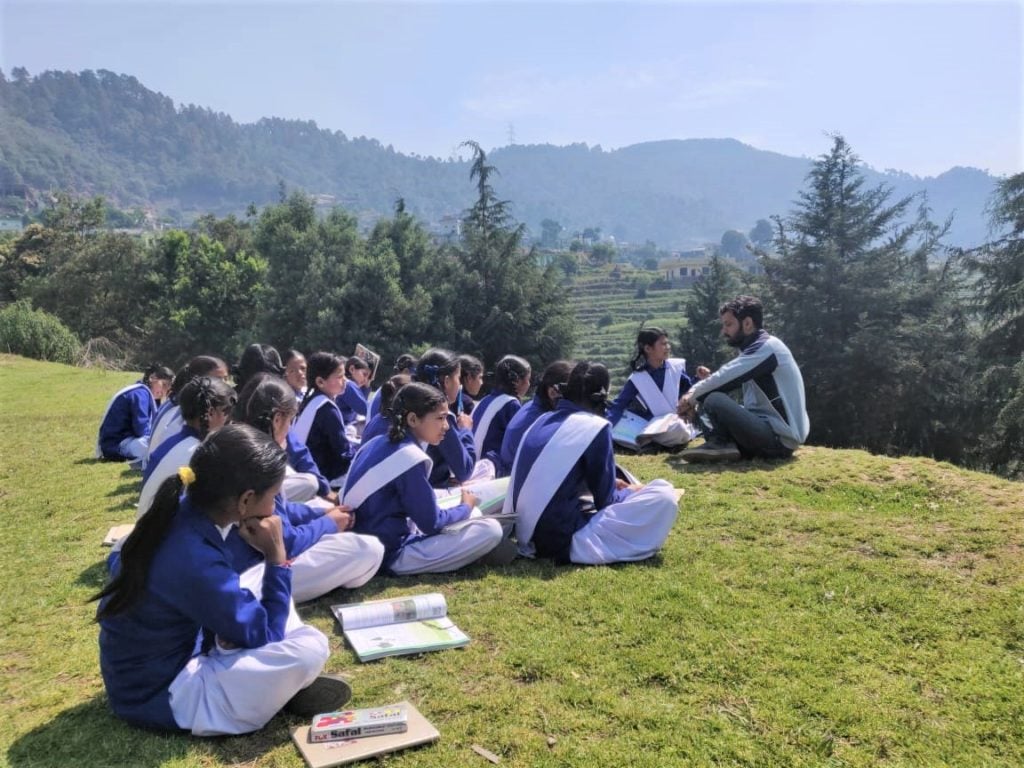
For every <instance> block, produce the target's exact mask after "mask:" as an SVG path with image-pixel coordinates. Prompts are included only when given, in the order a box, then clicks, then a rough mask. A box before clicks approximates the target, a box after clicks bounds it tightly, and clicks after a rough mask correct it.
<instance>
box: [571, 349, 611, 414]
mask: <svg viewBox="0 0 1024 768" xmlns="http://www.w3.org/2000/svg"><path fill="white" fill-rule="evenodd" d="M610 384H611V377H610V376H609V375H608V369H607V368H605V367H604V366H603V365H602V364H601V363H591V362H582V363H577V364H576V367H575V368H573V369H572V372H571V373H570V374H569V381H568V382H567V383H566V384H564V385H561V386H559V390H560V391H561V392H562V394H563V395H564V396H565V398H566V399H567V400H569V401H570V402H572V403H575V404H576V405H578V406H580V407H581V408H584V409H585V410H588V411H592V412H593V413H596V414H597V415H598V416H604V413H605V410H606V409H607V407H608V387H609V385H610Z"/></svg>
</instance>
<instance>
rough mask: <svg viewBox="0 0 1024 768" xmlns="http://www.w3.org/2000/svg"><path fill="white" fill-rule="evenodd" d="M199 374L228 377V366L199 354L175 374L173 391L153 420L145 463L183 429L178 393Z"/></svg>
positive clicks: (216, 377) (215, 377)
mask: <svg viewBox="0 0 1024 768" xmlns="http://www.w3.org/2000/svg"><path fill="white" fill-rule="evenodd" d="M199 376H208V377H209V378H211V379H227V377H228V366H227V364H226V363H225V362H224V361H223V360H221V359H220V358H219V357H211V356H210V355H199V356H197V357H193V358H192V359H191V360H189V361H188V363H187V364H186V365H185V367H184V368H182V369H181V370H180V371H178V372H177V373H176V374H175V375H174V381H172V382H171V391H170V392H168V393H167V399H166V400H164V402H163V404H162V405H161V406H160V410H159V411H157V413H156V418H155V419H154V420H153V434H152V435H151V436H150V438H149V447H148V449H147V450H146V458H145V459H144V461H143V464H145V463H147V462H148V461H149V457H150V456H152V455H153V451H155V450H156V449H157V448H159V447H160V443H162V442H163V441H164V439H165V438H167V437H169V436H170V435H173V434H175V433H176V432H177V431H178V430H179V429H181V424H182V421H181V409H180V408H179V407H178V393H179V392H181V390H182V389H183V388H184V386H185V385H186V384H188V383H189V382H190V381H192V379H195V378H198V377H199Z"/></svg>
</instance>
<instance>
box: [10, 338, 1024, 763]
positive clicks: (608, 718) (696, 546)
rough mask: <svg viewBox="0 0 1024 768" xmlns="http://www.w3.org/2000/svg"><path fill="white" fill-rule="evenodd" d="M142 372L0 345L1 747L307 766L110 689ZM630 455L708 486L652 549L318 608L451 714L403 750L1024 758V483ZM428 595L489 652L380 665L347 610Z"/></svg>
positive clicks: (397, 689) (255, 741)
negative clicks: (343, 622) (644, 557)
mask: <svg viewBox="0 0 1024 768" xmlns="http://www.w3.org/2000/svg"><path fill="white" fill-rule="evenodd" d="M131 378H132V377H131V376H130V375H127V374H106V373H102V372H97V371H86V370H78V369H74V368H69V367H65V366H60V365H55V364H44V363H37V362H33V361H26V360H23V359H19V358H14V357H9V356H0V435H2V437H0V494H2V499H3V518H2V519H3V523H4V526H5V531H4V535H3V536H2V537H0V555H2V562H3V563H4V564H5V566H6V567H5V571H6V579H5V583H4V587H3V599H2V600H0V618H2V621H3V628H4V629H3V632H2V633H0V665H2V669H3V676H2V682H0V700H2V701H3V703H4V712H6V715H5V716H4V718H3V721H2V723H0V764H3V765H11V766H55V767H56V766H69V765H74V766H107V765H132V766H176V767H177V768H185V767H187V768H200V766H202V767H204V768H206V767H210V766H227V765H239V764H244V765H246V766H261V767H263V766H281V767H286V766H287V767H291V768H298V766H300V765H301V762H300V759H299V757H298V753H297V752H296V751H295V750H294V748H293V747H292V745H291V744H290V742H289V741H288V728H289V727H290V726H293V725H295V724H296V722H295V721H294V720H291V719H288V718H286V717H278V718H275V719H274V720H273V721H272V722H271V723H270V724H269V725H268V727H267V728H265V729H264V730H263V731H262V732H261V733H258V734H255V735H253V736H248V737H238V738H229V739H215V740H195V739H190V738H185V737H179V736H164V735H155V734H150V733H144V732H141V731H138V730H134V729H132V728H129V727H127V726H125V725H123V724H122V723H120V722H119V721H117V720H115V719H114V718H113V717H112V716H111V715H110V713H109V711H108V709H107V707H106V702H105V699H104V695H103V687H102V684H101V681H100V677H99V673H98V669H97V660H96V659H97V654H96V627H95V625H94V624H93V623H92V622H91V619H92V615H93V611H94V605H92V604H89V603H87V602H86V601H87V600H88V597H89V595H91V594H92V593H94V592H95V591H96V590H97V589H98V588H99V586H100V585H101V583H102V581H103V576H104V569H103V565H102V560H103V556H104V554H105V550H103V549H101V547H100V546H99V542H100V540H101V539H102V537H103V534H104V533H105V532H106V530H107V528H108V527H109V526H111V525H113V524H115V523H118V522H122V521H127V520H129V519H130V518H131V517H132V514H133V512H132V510H133V506H134V502H135V497H136V494H137V492H138V479H137V476H136V475H133V474H132V473H130V472H129V471H128V469H127V468H126V467H125V466H124V465H121V464H111V463H99V462H96V461H94V460H93V459H92V458H91V456H92V446H93V441H94V438H95V430H96V426H97V421H98V419H99V416H100V414H101V412H102V409H103V407H104V405H105V404H106V401H107V399H108V397H109V396H110V395H111V394H112V393H113V392H114V391H115V390H117V389H118V388H119V387H120V386H122V385H123V384H124V383H125V382H127V381H130V380H131ZM624 463H625V464H626V465H627V466H629V467H630V468H631V469H633V470H634V471H635V472H637V473H639V474H640V475H641V476H642V477H644V478H653V477H656V476H660V477H665V478H667V479H669V480H671V481H672V482H673V483H675V484H676V485H678V486H679V487H682V488H684V489H685V490H686V496H685V498H684V499H683V502H682V505H681V511H680V515H679V519H678V521H677V523H676V525H675V528H674V530H673V531H672V533H671V535H670V536H669V539H668V541H667V543H666V547H665V549H664V551H663V552H662V553H661V554H660V556H659V557H657V558H656V559H654V560H652V561H650V562H647V563H641V564H634V565H625V566H617V567H610V568H581V567H562V568H555V567H553V566H551V565H550V564H547V563H543V562H526V561H517V562H515V563H513V564H512V565H510V566H508V567H505V568H491V569H484V568H479V567H478V568H470V569H468V570H466V571H465V572H463V573H458V574H455V575H450V576H443V577H442V576H438V577H422V578H420V577H416V578H409V579H403V580H399V579H375V580H374V581H372V582H371V583H370V584H369V585H368V586H367V587H365V588H363V589H360V590H358V591H357V592H356V593H354V594H342V593H335V594H333V595H331V596H329V597H328V598H325V599H322V600H320V601H318V602H314V603H311V604H307V605H305V606H303V607H302V609H301V613H302V614H303V616H304V617H305V618H306V620H307V621H309V622H311V623H313V624H315V625H316V626H317V627H319V628H320V629H322V630H323V631H324V632H325V633H327V634H328V636H329V637H330V642H331V647H332V651H333V652H332V656H331V659H330V661H329V662H328V664H329V669H330V670H332V671H339V672H343V673H345V674H346V675H348V676H349V677H350V678H351V680H352V683H353V687H354V689H355V691H356V698H355V700H354V704H356V705H358V706H368V705H373V704H380V703H385V702H388V701H393V700H398V699H400V698H406V697H408V698H410V699H412V700H413V701H415V702H417V704H418V705H419V707H420V709H421V710H422V711H423V712H424V713H425V714H426V715H427V717H428V718H430V719H431V720H433V722H435V723H436V724H437V725H438V727H439V728H440V730H441V733H442V737H441V741H440V742H439V743H438V744H437V745H435V746H432V747H429V748H426V749H422V750H414V751H410V752H407V753H403V754H399V755H396V756H394V757H393V758H390V759H388V760H387V761H386V764H387V765H392V766H403V767H404V766H424V767H425V766H439V765H444V766H453V767H461V766H465V767H466V768H479V766H481V765H485V763H484V762H482V760H481V758H480V757H478V756H477V755H476V754H474V753H473V752H472V751H471V749H470V747H471V745H473V744H479V745H481V746H483V747H486V748H487V749H490V750H491V751H493V752H495V753H497V754H499V755H501V756H502V758H503V762H502V765H506V766H556V765H557V766H567V765H568V766H581V767H582V766H587V767H588V768H589V767H590V766H622V765H628V766H685V765H701V766H703V765H744V766H755V765H756V766H772V765H779V766H818V765H832V766H875V765H892V766H904V765H907V766H909V765H913V766H924V765H927V766H933V765H948V766H975V765H976V766H1019V765H1021V764H1024V697H1022V696H1021V690H1022V684H1024V559H1022V557H1021V554H1022V552H1024V525H1022V522H1021V511H1022V510H1024V487H1022V486H1021V485H1019V484H1013V483H1009V482H1006V481H1003V480H1000V479H997V478H995V477H991V476H988V475H981V474H976V473H971V472H967V471H963V470H959V469H956V468H954V467H951V466H948V465H944V464H937V463H935V462H932V461H928V460H922V459H900V460H890V459H885V458H879V457H875V456H870V455H867V454H865V453H861V452H857V451H841V452H840V451H830V450H823V449H813V448H812V449H804V450H801V451H799V452H798V454H797V456H796V458H795V459H794V460H791V461H788V462H768V463H765V462H753V463H744V464H739V465H736V466H733V467H729V468H722V469H719V468H696V467H689V466H687V465H685V464H684V463H682V462H680V461H678V460H677V459H674V458H672V457H666V456H654V457H642V458H627V459H624ZM431 590H440V591H441V592H443V593H444V594H445V595H446V596H447V598H448V602H449V606H450V611H451V615H452V617H453V618H454V620H455V621H456V623H457V624H458V625H459V626H460V627H461V628H462V629H463V630H465V631H466V632H467V634H469V635H470V637H472V639H473V641H472V643H471V644H470V645H469V646H468V647H467V648H466V649H464V650H462V651H449V652H440V653H434V654H427V655H424V656H422V657H419V658H413V657H407V658H401V659H389V660H385V661H382V662H377V663H372V664H363V665H360V664H357V663H356V662H355V661H354V658H353V656H352V654H351V652H350V651H348V650H347V649H346V648H345V646H344V643H343V641H342V639H341V637H340V636H339V635H338V633H337V631H336V630H335V627H334V625H333V622H332V620H331V618H330V614H329V611H328V605H329V604H330V603H332V602H339V601H344V600H359V599H367V598H372V597H378V596H393V595H399V594H408V593H414V592H422V591H431Z"/></svg>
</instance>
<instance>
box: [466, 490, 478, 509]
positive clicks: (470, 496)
mask: <svg viewBox="0 0 1024 768" xmlns="http://www.w3.org/2000/svg"><path fill="white" fill-rule="evenodd" d="M462 503H463V504H465V505H466V506H467V507H469V508H470V509H472V508H473V507H475V506H477V505H478V504H479V503H480V497H479V496H477V495H476V494H475V493H473V492H472V491H471V490H469V489H468V488H463V489H462Z"/></svg>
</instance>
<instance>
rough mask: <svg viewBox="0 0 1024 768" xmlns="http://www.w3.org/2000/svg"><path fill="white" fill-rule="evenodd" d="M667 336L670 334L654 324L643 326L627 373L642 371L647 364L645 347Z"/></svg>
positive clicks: (637, 337)
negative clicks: (647, 326)
mask: <svg viewBox="0 0 1024 768" xmlns="http://www.w3.org/2000/svg"><path fill="white" fill-rule="evenodd" d="M667 336H668V334H667V333H666V332H665V331H664V330H662V329H661V328H658V327H657V326H653V325H652V326H651V327H649V328H641V329H640V333H638V334H637V335H636V349H635V350H634V352H633V357H632V358H631V359H630V361H629V370H627V371H626V373H633V371H642V370H643V369H644V366H645V365H647V353H646V352H644V347H649V346H651V345H652V344H657V343H658V339H660V338H662V337H667Z"/></svg>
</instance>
